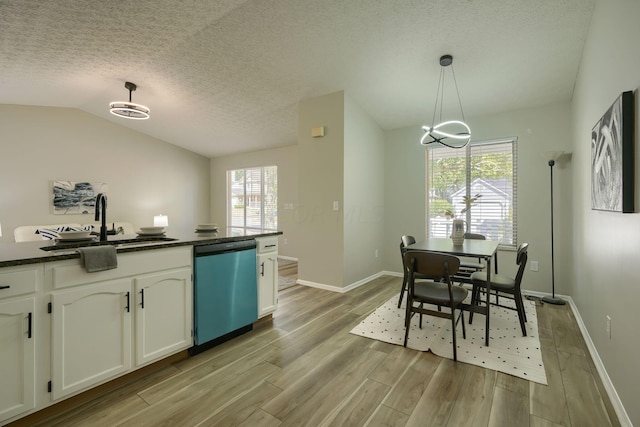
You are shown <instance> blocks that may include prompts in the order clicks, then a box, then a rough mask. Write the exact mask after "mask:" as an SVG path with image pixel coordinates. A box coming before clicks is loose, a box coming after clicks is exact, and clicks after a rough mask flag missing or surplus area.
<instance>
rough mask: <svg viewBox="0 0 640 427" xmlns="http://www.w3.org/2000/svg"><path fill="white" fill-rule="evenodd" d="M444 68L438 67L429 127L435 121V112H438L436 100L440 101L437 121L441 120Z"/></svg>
mask: <svg viewBox="0 0 640 427" xmlns="http://www.w3.org/2000/svg"><path fill="white" fill-rule="evenodd" d="M444 68H445V67H443V66H441V67H440V77H439V78H438V91H437V92H436V102H435V104H434V105H433V117H432V118H431V127H433V126H434V125H435V123H436V114H437V113H438V100H439V101H440V115H439V117H438V121H439V122H440V121H442V105H443V104H444Z"/></svg>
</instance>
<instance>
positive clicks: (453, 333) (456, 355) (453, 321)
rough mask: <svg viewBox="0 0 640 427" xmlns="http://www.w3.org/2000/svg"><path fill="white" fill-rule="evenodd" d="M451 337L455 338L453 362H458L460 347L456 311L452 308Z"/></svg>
mask: <svg viewBox="0 0 640 427" xmlns="http://www.w3.org/2000/svg"><path fill="white" fill-rule="evenodd" d="M451 328H452V329H451V336H452V337H453V360H454V361H458V345H457V344H456V316H455V310H454V309H453V307H452V308H451Z"/></svg>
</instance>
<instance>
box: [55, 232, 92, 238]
mask: <svg viewBox="0 0 640 427" xmlns="http://www.w3.org/2000/svg"><path fill="white" fill-rule="evenodd" d="M90 237H91V232H90V231H61V232H60V233H58V238H59V239H60V240H68V239H89V238H90Z"/></svg>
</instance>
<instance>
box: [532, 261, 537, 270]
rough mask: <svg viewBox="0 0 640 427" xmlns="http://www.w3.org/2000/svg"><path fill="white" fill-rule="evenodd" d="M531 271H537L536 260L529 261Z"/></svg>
mask: <svg viewBox="0 0 640 427" xmlns="http://www.w3.org/2000/svg"><path fill="white" fill-rule="evenodd" d="M531 271H538V261H531Z"/></svg>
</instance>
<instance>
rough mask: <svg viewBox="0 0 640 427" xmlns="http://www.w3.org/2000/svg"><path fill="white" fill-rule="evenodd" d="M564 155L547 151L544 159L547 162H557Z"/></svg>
mask: <svg viewBox="0 0 640 427" xmlns="http://www.w3.org/2000/svg"><path fill="white" fill-rule="evenodd" d="M563 154H564V151H546V152H545V153H544V157H545V159H547V160H553V161H556V160H558V159H559V158H560V156H562V155H563Z"/></svg>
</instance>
